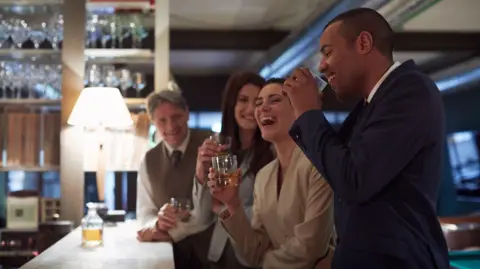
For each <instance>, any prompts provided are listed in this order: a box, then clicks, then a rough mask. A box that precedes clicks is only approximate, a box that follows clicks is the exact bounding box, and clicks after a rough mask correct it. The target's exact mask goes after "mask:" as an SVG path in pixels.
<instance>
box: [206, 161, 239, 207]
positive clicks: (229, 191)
mask: <svg viewBox="0 0 480 269" xmlns="http://www.w3.org/2000/svg"><path fill="white" fill-rule="evenodd" d="M237 174H240V173H239V172H238V173H237ZM208 178H209V181H208V182H207V184H208V187H209V188H210V193H211V194H212V196H213V197H214V198H216V199H217V200H218V201H220V202H222V203H224V204H225V205H226V206H227V208H228V209H229V210H230V211H232V210H233V209H235V208H237V207H238V206H240V204H241V202H240V198H239V197H238V186H236V185H234V184H228V185H227V186H222V187H221V186H217V181H216V180H215V179H216V171H215V169H213V168H210V170H209V174H208ZM232 213H233V212H232Z"/></svg>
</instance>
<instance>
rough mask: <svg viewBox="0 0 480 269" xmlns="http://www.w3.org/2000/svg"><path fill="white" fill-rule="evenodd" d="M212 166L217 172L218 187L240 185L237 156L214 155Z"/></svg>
mask: <svg viewBox="0 0 480 269" xmlns="http://www.w3.org/2000/svg"><path fill="white" fill-rule="evenodd" d="M212 167H213V169H215V171H216V173H217V174H216V178H215V181H216V185H217V186H218V187H226V186H228V185H234V186H238V185H239V184H240V182H239V181H240V175H239V172H238V164H237V156H235V155H231V154H228V155H218V156H216V157H213V158H212Z"/></svg>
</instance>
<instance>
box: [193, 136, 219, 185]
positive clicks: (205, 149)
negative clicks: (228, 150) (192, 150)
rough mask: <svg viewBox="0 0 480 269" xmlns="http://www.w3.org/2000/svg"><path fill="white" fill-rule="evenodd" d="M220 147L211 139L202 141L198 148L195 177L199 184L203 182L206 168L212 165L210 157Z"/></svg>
mask: <svg viewBox="0 0 480 269" xmlns="http://www.w3.org/2000/svg"><path fill="white" fill-rule="evenodd" d="M221 149H222V148H221V146H219V145H217V143H215V141H213V140H211V139H206V140H205V141H203V144H202V145H201V146H200V147H199V148H198V154H197V166H196V168H195V177H196V178H197V180H198V181H199V183H200V184H205V181H206V179H207V173H208V168H210V167H211V166H212V158H213V157H215V156H217V155H218V153H219V152H220V150H221Z"/></svg>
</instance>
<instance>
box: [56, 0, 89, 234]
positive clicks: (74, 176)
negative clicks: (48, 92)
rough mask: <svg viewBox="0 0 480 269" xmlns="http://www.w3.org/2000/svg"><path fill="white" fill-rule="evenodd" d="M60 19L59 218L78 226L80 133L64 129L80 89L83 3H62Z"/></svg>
mask: <svg viewBox="0 0 480 269" xmlns="http://www.w3.org/2000/svg"><path fill="white" fill-rule="evenodd" d="M63 19H64V33H63V35H64V40H63V48H62V68H63V69H62V96H63V98H62V111H61V115H62V116H61V118H62V125H61V133H60V185H61V218H62V219H65V220H71V221H74V223H75V225H79V224H80V220H81V219H82V217H83V215H84V213H83V209H84V171H83V147H82V145H83V143H82V142H83V141H82V140H83V139H82V138H83V130H82V129H80V128H78V127H72V126H69V125H67V120H68V117H69V116H70V113H71V112H72V109H73V107H74V106H75V102H76V101H77V99H78V96H79V95H80V92H81V90H82V89H83V77H84V72H85V59H84V53H85V52H84V50H85V20H86V0H64V1H63Z"/></svg>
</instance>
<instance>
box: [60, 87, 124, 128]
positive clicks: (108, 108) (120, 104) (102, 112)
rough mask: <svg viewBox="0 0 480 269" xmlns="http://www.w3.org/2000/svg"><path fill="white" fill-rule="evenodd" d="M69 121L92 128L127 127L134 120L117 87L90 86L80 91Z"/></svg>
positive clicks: (69, 122)
mask: <svg viewBox="0 0 480 269" xmlns="http://www.w3.org/2000/svg"><path fill="white" fill-rule="evenodd" d="M67 123H68V124H70V125H75V126H82V127H91V128H95V127H98V126H103V127H108V128H126V127H129V126H131V125H132V124H133V120H132V117H131V116H130V111H129V110H128V108H127V105H126V104H125V101H124V100H123V97H122V95H121V94H120V91H119V90H118V89H117V88H110V87H89V88H85V89H83V90H82V92H81V93H80V96H79V97H78V100H77V103H75V106H74V107H73V111H72V114H70V117H69V118H68V121H67Z"/></svg>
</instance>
